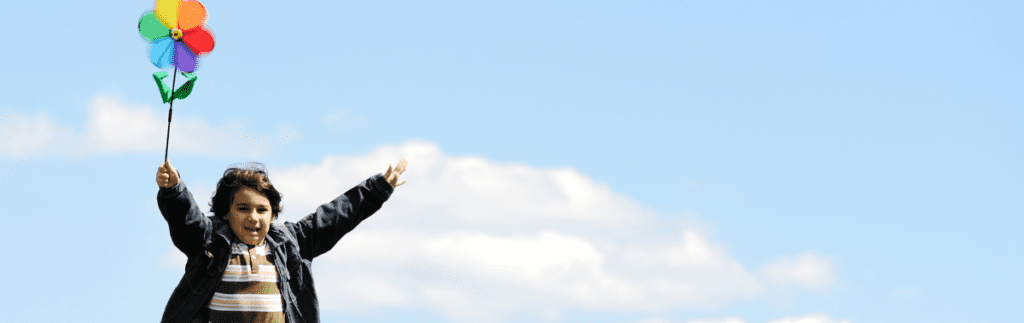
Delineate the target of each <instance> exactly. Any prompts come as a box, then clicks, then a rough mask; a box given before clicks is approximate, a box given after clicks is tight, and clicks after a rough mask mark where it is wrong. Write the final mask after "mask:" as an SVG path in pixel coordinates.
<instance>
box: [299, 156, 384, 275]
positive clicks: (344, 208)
mask: <svg viewBox="0 0 1024 323" xmlns="http://www.w3.org/2000/svg"><path fill="white" fill-rule="evenodd" d="M394 190H395V188H394V187H392V186H391V184H388V182H387V180H385V179H384V175H382V174H377V175H374V176H373V177H370V178H369V179H367V180H365V181H363V182H362V183H359V185H356V186H355V187H353V188H352V189H349V190H348V192H345V194H342V195H341V196H338V197H337V198H335V199H334V200H333V201H331V202H328V203H326V204H324V205H321V206H320V207H318V208H317V209H316V212H313V213H311V214H309V215H307V216H306V217H304V218H302V220H299V222H296V223H290V222H286V223H285V225H286V226H287V227H289V229H290V230H291V231H292V232H293V233H294V234H295V240H296V242H297V243H298V244H299V250H300V253H301V255H302V258H304V259H309V260H312V259H313V258H315V257H316V256H319V255H322V254H324V253H326V252H327V251H329V250H331V248H334V245H335V244H337V243H338V240H341V237H343V236H344V235H345V234H346V233H348V232H349V231H352V229H353V228H355V227H356V225H358V224H359V223H360V222H362V221H363V220H365V219H366V218H368V217H370V215H372V214H373V213H374V212H377V210H379V209H380V207H381V205H383V204H384V201H387V200H388V198H389V197H391V193H392V192H394Z"/></svg>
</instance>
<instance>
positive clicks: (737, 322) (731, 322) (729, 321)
mask: <svg viewBox="0 0 1024 323" xmlns="http://www.w3.org/2000/svg"><path fill="white" fill-rule="evenodd" d="M686 323H746V322H744V321H743V319H740V318H736V317H727V318H723V319H718V320H691V321H686Z"/></svg>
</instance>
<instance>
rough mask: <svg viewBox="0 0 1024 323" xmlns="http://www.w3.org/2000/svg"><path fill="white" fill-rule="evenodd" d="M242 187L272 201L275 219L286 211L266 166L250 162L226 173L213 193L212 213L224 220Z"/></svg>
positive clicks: (233, 167) (235, 166)
mask: <svg viewBox="0 0 1024 323" xmlns="http://www.w3.org/2000/svg"><path fill="white" fill-rule="evenodd" d="M242 187H248V188H252V189H253V190H256V191H257V192H260V193H261V194H263V195H264V196H266V197H267V200H270V208H271V210H270V211H271V212H272V213H273V214H274V218H275V219H276V218H277V215H278V214H279V213H281V212H282V211H283V210H284V209H283V208H281V192H278V191H277V189H275V188H274V184H271V183H270V177H269V176H268V175H267V168H266V166H264V165H263V163H259V162H248V163H244V164H232V165H231V166H229V167H228V169H227V170H225V171H224V177H221V178H220V180H219V181H217V191H216V192H214V193H213V200H212V201H210V212H213V214H214V215H215V216H216V217H217V218H219V219H224V216H226V215H228V212H229V211H230V210H231V203H233V202H234V199H235V193H237V192H238V190H240V189H242Z"/></svg>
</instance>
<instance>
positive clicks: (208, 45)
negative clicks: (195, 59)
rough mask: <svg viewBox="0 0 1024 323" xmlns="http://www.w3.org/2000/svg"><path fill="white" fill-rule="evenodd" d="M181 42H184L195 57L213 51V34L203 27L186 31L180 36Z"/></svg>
mask: <svg viewBox="0 0 1024 323" xmlns="http://www.w3.org/2000/svg"><path fill="white" fill-rule="evenodd" d="M181 41H183V42H185V45H188V48H189V49H191V50H192V53H194V54H196V55H203V54H206V53H209V52H210V51H213V34H211V33H210V31H209V30H206V28H204V27H199V28H195V29H192V30H186V31H185V34H184V35H182V36H181Z"/></svg>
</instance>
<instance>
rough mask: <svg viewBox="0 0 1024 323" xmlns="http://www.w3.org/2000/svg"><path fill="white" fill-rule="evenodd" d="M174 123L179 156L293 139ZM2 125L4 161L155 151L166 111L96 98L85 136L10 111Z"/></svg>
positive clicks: (257, 148) (191, 119)
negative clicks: (48, 156) (49, 156)
mask: <svg viewBox="0 0 1024 323" xmlns="http://www.w3.org/2000/svg"><path fill="white" fill-rule="evenodd" d="M172 121H173V122H171V134H170V136H171V137H170V141H171V142H170V151H172V152H179V153H180V152H183V153H194V154H207V155H230V156H239V155H241V156H252V157H259V156H262V155H264V154H265V153H267V152H268V151H270V150H272V149H273V148H274V146H275V144H277V143H281V142H286V141H289V140H291V139H293V138H294V137H295V135H296V134H295V133H294V132H292V131H289V130H280V131H278V134H276V135H265V134H252V133H248V132H247V131H246V130H245V129H244V127H242V126H239V125H223V126H219V127H212V126H210V125H209V124H207V123H206V122H205V121H203V120H202V119H200V118H198V117H195V116H190V115H184V114H183V113H181V112H177V113H176V114H175V115H174V117H173V120H172ZM0 127H2V129H3V131H2V132H0V155H2V156H5V157H36V156H45V155H63V156H68V157H78V156H84V155H90V154H97V153H113V152H124V151H137V152H159V151H162V150H163V149H164V146H165V144H166V140H167V137H166V136H167V110H162V109H155V108H153V107H150V106H147V105H138V106H129V105H127V104H126V103H125V102H124V100H123V99H121V98H120V97H117V96H114V95H108V94H99V95H97V96H96V97H94V98H93V99H92V101H91V102H90V103H89V119H88V121H86V123H85V131H84V132H81V133H79V132H75V131H73V130H72V129H71V127H68V126H60V125H58V124H57V123H56V122H54V121H53V120H52V119H51V118H50V117H49V116H48V115H47V114H45V113H41V114H39V115H38V116H24V115H20V114H15V113H11V112H8V113H5V115H4V116H3V118H2V120H0Z"/></svg>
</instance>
